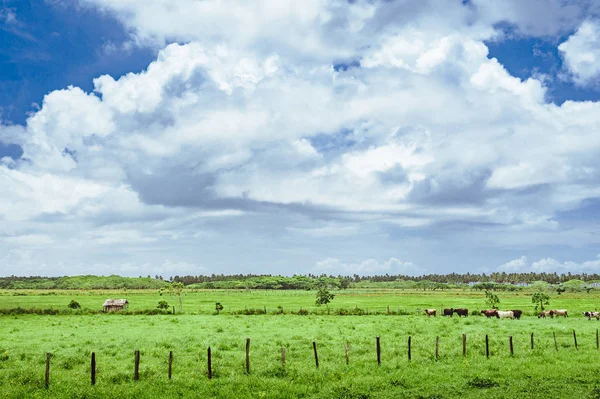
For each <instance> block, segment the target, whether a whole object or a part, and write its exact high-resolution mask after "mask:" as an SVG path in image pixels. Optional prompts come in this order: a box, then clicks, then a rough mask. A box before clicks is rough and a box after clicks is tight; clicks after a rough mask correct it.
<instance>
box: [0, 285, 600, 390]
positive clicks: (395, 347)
mask: <svg viewBox="0 0 600 399" xmlns="http://www.w3.org/2000/svg"><path fill="white" fill-rule="evenodd" d="M10 294H11V292H4V293H3V295H2V296H0V305H1V306H2V307H13V306H14V304H15V302H13V301H24V302H19V306H27V305H31V306H40V307H46V306H47V304H44V302H43V301H41V300H40V298H44V299H46V298H50V299H52V300H55V302H53V303H54V304H55V305H54V306H66V304H67V303H68V302H69V301H70V299H77V298H81V299H82V301H81V303H82V305H83V306H84V307H85V306H91V305H92V304H97V303H98V302H100V303H101V302H102V300H103V298H104V297H105V296H106V295H105V294H107V293H105V292H103V293H98V294H93V293H85V292H83V293H78V294H79V295H78V296H77V297H76V298H75V297H73V295H71V294H72V293H70V292H69V293H66V294H65V293H63V292H61V293H58V295H51V296H43V297H42V296H40V295H39V292H30V293H29V294H31V295H28V296H13V295H10ZM36 294H37V295H36ZM278 294H279V292H277V293H272V292H252V293H250V294H248V293H245V292H243V293H231V292H230V293H229V295H227V294H226V293H224V292H215V291H213V292H199V293H189V294H188V295H187V296H186V297H185V299H184V305H185V310H186V311H187V313H186V314H181V315H157V316H123V315H103V314H99V315H61V316H37V315H21V316H2V317H0V337H1V338H0V397H2V398H22V397H42V398H45V397H48V398H54V397H64V398H105V397H125V398H128V397H131V398H145V397H148V398H154V397H156V398H171V397H173V398H174V397H205V396H207V397H221V398H228V397H252V398H298V397H305V398H313V397H315V398H363V399H364V398H397V397H407V398H447V397H464V398H502V397H520V398H545V397H552V398H557V397H567V396H568V397H578V398H579V397H580V398H585V397H590V398H593V397H600V388H599V387H598V386H597V385H596V384H597V381H598V377H599V371H598V367H597V365H598V363H599V361H600V351H598V350H597V349H596V328H598V327H600V322H597V321H595V320H592V321H588V320H587V319H585V318H583V317H581V316H578V317H575V316H572V317H570V318H568V319H563V318H561V319H546V320H543V319H537V318H536V317H531V316H529V317H524V318H523V319H522V320H498V319H486V318H484V317H477V316H470V317H468V318H466V319H465V318H461V319H459V318H457V317H453V318H442V317H437V318H429V319H428V318H427V317H425V316H424V315H420V314H419V315H417V314H414V315H408V316H387V315H370V316H327V315H308V316H298V315H273V314H268V315H255V316H240V315H231V314H222V315H219V316H216V315H210V314H208V312H210V311H212V309H211V310H210V311H209V310H208V309H207V310H206V312H207V314H203V313H202V314H192V313H199V312H196V309H198V306H199V304H201V303H204V304H206V306H207V308H208V306H209V305H210V304H212V305H213V306H214V302H215V301H218V300H220V301H221V302H222V303H224V305H225V306H226V309H225V310H226V311H227V309H229V310H230V311H231V310H234V309H238V308H239V309H243V307H244V304H245V303H248V305H247V306H248V307H261V305H262V302H268V303H267V305H270V304H272V305H271V307H272V308H273V309H275V306H276V303H277V304H279V303H283V304H284V305H282V306H285V307H290V308H299V307H300V306H306V307H311V306H314V305H311V303H310V302H313V303H314V292H285V293H283V294H287V295H278ZM456 294H458V295H456ZM563 295H564V294H563ZM109 296H113V297H114V296H115V295H113V293H110V295H109ZM126 297H127V298H128V299H130V301H131V302H132V306H140V307H141V306H142V304H147V306H155V305H154V304H155V303H156V302H157V301H158V300H159V298H160V297H159V296H158V295H157V294H156V293H154V292H145V293H140V292H136V293H133V294H132V293H127V295H126ZM482 297H483V296H482V295H480V294H477V295H473V294H472V293H470V292H466V293H463V292H457V293H454V292H452V293H448V292H446V293H435V294H431V293H429V292H428V293H415V292H412V293H408V292H405V293H402V292H357V291H351V292H348V293H344V294H339V295H338V296H336V298H335V299H334V302H333V304H334V305H336V306H338V307H350V306H360V307H365V308H370V309H381V311H382V312H383V311H385V310H386V307H387V305H388V304H389V305H390V307H392V308H394V307H396V308H399V307H402V308H403V309H406V310H411V309H412V310H413V311H415V312H416V308H418V307H421V308H425V307H429V306H436V304H441V303H448V304H449V305H448V306H451V304H457V305H455V306H466V307H470V308H473V309H475V306H476V305H479V306H477V307H478V308H483V307H484V306H482V304H483V299H482ZM500 298H501V300H502V301H503V302H502V303H501V305H502V307H503V308H504V307H505V306H504V305H505V302H506V308H512V307H517V306H518V305H519V304H522V306H520V307H521V308H525V307H526V304H527V302H526V301H527V299H528V297H525V296H513V295H508V294H507V295H503V294H501V295H500ZM597 300H598V298H597V297H594V296H593V295H592V296H591V297H590V295H588V294H583V295H580V294H578V295H576V294H572V295H566V296H564V297H563V296H561V298H560V301H559V300H558V299H557V298H552V300H551V303H552V307H565V308H567V309H569V310H571V309H574V310H577V309H586V308H593V307H594V306H593V303H594V302H595V301H597ZM27 301H31V302H27ZM7 302H8V303H9V304H8V305H7ZM170 302H173V303H175V301H170ZM555 303H556V304H557V306H554V305H555ZM513 304H514V305H515V306H512V305H513ZM527 305H528V306H531V305H530V304H527ZM95 306H97V305H95ZM436 307H438V308H439V306H436ZM573 329H574V330H576V331H577V339H578V344H579V349H578V350H576V349H575V348H574V344H573V335H572V331H573ZM531 332H534V333H535V349H534V350H531V348H530V341H529V340H530V335H529V334H530V333H531ZM553 332H554V333H556V336H557V341H558V346H559V348H558V351H556V350H555V348H554V341H553V336H552V333H553ZM463 333H465V334H467V352H468V353H467V357H466V358H463V357H462V344H461V334H463ZM486 334H488V335H489V338H490V351H491V355H490V358H489V359H486V357H485V345H484V343H485V335H486ZM376 336H380V337H381V348H382V354H381V357H382V363H381V366H378V365H377V361H376V359H377V358H376V352H375V337H376ZM409 336H411V337H412V360H411V361H410V362H409V361H408V359H407V339H408V337H409ZM436 336H439V339H440V358H439V359H437V360H436V359H435V355H434V354H435V347H434V344H435V337H436ZM509 336H513V339H514V347H515V355H514V356H512V357H511V356H510V353H509V348H508V337H509ZM246 337H250V338H251V373H250V375H246V374H245V343H246ZM313 341H314V342H316V343H317V347H318V353H319V362H320V367H319V368H318V369H317V368H315V363H314V358H313V352H312V342H313ZM346 342H349V343H350V352H349V358H350V364H349V365H346V363H345V353H344V347H345V344H346ZM208 346H210V347H211V349H212V358H213V371H214V378H213V379H212V380H208V378H207V376H206V370H207V366H206V360H207V359H206V349H207V347H208ZM282 347H285V349H286V366H285V368H283V367H282V365H281V348H282ZM135 350H140V351H141V365H140V381H137V382H134V381H133V363H134V351H135ZM169 351H173V353H174V365H173V379H172V380H170V381H169V380H168V378H167V359H168V354H169ZM46 352H50V353H52V359H51V384H50V388H49V389H48V390H46V389H45V388H44V363H45V353H46ZM91 352H95V353H96V356H97V384H96V385H95V386H93V387H92V386H90V376H89V373H90V356H91Z"/></svg>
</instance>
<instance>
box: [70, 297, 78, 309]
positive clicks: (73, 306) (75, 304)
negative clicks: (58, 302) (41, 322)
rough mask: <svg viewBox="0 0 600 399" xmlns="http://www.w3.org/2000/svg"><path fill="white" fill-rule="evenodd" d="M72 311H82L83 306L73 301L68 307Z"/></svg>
mask: <svg viewBox="0 0 600 399" xmlns="http://www.w3.org/2000/svg"><path fill="white" fill-rule="evenodd" d="M67 306H68V307H69V308H71V309H81V305H80V304H79V302H77V301H76V300H74V299H72V300H71V302H69V304H68V305H67Z"/></svg>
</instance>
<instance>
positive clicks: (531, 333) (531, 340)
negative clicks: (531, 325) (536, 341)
mask: <svg viewBox="0 0 600 399" xmlns="http://www.w3.org/2000/svg"><path fill="white" fill-rule="evenodd" d="M531 350H533V333H531Z"/></svg>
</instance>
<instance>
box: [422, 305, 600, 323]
mask: <svg viewBox="0 0 600 399" xmlns="http://www.w3.org/2000/svg"><path fill="white" fill-rule="evenodd" d="M454 313H456V314H457V315H458V317H461V316H464V317H467V316H468V315H469V310H468V309H465V308H459V309H454V308H449V309H442V316H450V317H452V315H453V314H454ZM481 313H482V314H483V315H485V316H486V317H487V318H488V319H489V318H490V317H496V318H498V319H520V318H521V315H522V314H523V311H522V310H518V309H513V310H497V309H485V310H482V311H481ZM425 314H426V315H427V317H431V316H433V317H435V316H436V315H437V310H436V309H425ZM583 315H584V316H585V317H587V318H588V320H591V319H592V317H594V318H595V319H596V320H600V312H596V311H594V312H583ZM554 316H556V317H558V316H563V317H569V315H568V314H567V311H566V310H565V309H553V310H544V311H542V312H541V313H540V314H539V315H538V318H544V319H545V318H546V317H550V318H554Z"/></svg>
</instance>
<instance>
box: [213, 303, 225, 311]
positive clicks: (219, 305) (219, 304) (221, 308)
mask: <svg viewBox="0 0 600 399" xmlns="http://www.w3.org/2000/svg"><path fill="white" fill-rule="evenodd" d="M215 310H216V311H217V314H219V313H221V310H223V305H221V302H217V303H215Z"/></svg>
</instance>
